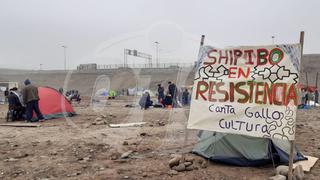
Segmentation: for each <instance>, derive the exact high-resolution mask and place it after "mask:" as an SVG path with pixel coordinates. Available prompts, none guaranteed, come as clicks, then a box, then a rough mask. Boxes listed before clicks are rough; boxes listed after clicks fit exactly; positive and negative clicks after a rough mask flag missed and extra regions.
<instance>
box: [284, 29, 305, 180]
mask: <svg viewBox="0 0 320 180" xmlns="http://www.w3.org/2000/svg"><path fill="white" fill-rule="evenodd" d="M303 44H304V31H301V32H300V45H301V61H302V57H303ZM300 64H301V63H300ZM306 78H307V86H308V73H307V72H306ZM294 147H295V140H291V141H290V154H289V172H288V180H292V173H293V172H292V171H293V158H294Z"/></svg>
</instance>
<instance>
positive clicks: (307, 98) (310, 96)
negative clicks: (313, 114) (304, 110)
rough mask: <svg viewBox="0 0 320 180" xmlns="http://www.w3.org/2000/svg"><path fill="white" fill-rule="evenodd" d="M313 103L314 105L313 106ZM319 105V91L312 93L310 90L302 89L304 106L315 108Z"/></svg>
mask: <svg viewBox="0 0 320 180" xmlns="http://www.w3.org/2000/svg"><path fill="white" fill-rule="evenodd" d="M311 101H313V104H311ZM318 103H319V91H318V89H315V91H311V90H309V89H302V90H301V104H303V105H304V106H309V107H310V106H312V105H313V106H315V105H316V104H318Z"/></svg>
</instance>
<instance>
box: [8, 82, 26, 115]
mask: <svg viewBox="0 0 320 180" xmlns="http://www.w3.org/2000/svg"><path fill="white" fill-rule="evenodd" d="M17 91H18V88H16V87H14V88H12V89H10V93H9V95H8V102H9V111H11V113H12V120H13V121H15V120H21V119H23V115H24V113H25V107H23V105H22V102H21V100H20V95H19V94H18V92H17Z"/></svg>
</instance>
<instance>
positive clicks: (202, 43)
mask: <svg viewBox="0 0 320 180" xmlns="http://www.w3.org/2000/svg"><path fill="white" fill-rule="evenodd" d="M204 39H205V35H202V36H201V40H200V47H199V53H198V60H197V67H196V72H197V70H198V68H199V60H200V52H201V48H202V47H203V45H204ZM188 118H189V117H188ZM185 131H186V134H185V136H184V143H183V145H184V146H186V144H187V142H188V137H189V131H188V128H186V129H185ZM183 156H184V154H183ZM184 158H185V157H184Z"/></svg>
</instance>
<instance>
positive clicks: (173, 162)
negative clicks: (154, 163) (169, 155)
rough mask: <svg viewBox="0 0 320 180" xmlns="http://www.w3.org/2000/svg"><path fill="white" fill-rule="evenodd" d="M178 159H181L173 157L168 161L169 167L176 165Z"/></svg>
mask: <svg viewBox="0 0 320 180" xmlns="http://www.w3.org/2000/svg"><path fill="white" fill-rule="evenodd" d="M180 160H181V157H174V158H173V159H171V160H170V161H169V167H170V168H172V167H173V166H178V165H179V162H180Z"/></svg>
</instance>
